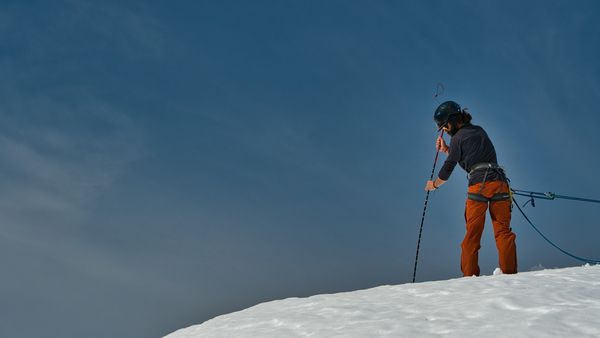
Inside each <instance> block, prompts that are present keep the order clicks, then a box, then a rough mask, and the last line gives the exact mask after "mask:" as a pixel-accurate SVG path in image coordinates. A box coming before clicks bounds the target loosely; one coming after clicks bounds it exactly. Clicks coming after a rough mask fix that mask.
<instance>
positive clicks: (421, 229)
mask: <svg viewBox="0 0 600 338" xmlns="http://www.w3.org/2000/svg"><path fill="white" fill-rule="evenodd" d="M442 136H444V130H442V132H441V133H440V137H442ZM439 155H440V149H436V152H435V159H434V160H433V168H432V169H431V176H429V180H430V181H433V175H435V166H436V164H437V161H438V157H439ZM429 193H430V191H429V190H428V191H427V194H426V195H425V206H424V207H423V216H422V217H421V227H420V228H419V240H418V241H417V254H416V256H415V268H414V270H413V277H412V282H413V283H414V282H415V278H416V277H417V262H418V261H419V247H420V246H421V234H422V233H423V223H424V222H425V212H426V211H427V202H428V201H429Z"/></svg>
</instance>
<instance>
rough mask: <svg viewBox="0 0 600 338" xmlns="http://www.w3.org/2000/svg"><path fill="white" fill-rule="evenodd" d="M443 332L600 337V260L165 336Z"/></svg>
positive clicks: (393, 289)
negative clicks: (592, 263) (598, 262)
mask: <svg viewBox="0 0 600 338" xmlns="http://www.w3.org/2000/svg"><path fill="white" fill-rule="evenodd" d="M438 336H444V337H600V265H595V266H589V265H585V266H582V267H575V268H566V269H554V270H540V271H531V272H524V273H519V274H516V275H503V274H499V275H495V276H483V277H467V278H459V279H452V280H447V281H436V282H425V283H416V284H403V285H396V286H380V287H376V288H372V289H367V290H360V291H354V292H345V293H338V294H331V295H318V296H312V297H309V298H289V299H285V300H277V301H272V302H267V303H263V304H259V305H256V306H253V307H251V308H248V309H246V310H243V311H239V312H235V313H231V314H227V315H223V316H219V317H216V318H214V319H211V320H209V321H207V322H205V323H203V324H201V325H196V326H191V327H189V328H186V329H182V330H179V331H176V332H174V333H171V334H170V335H168V336H166V338H201V337H202V338H204V337H228V338H229V337H252V338H258V337H260V338H267V337H438Z"/></svg>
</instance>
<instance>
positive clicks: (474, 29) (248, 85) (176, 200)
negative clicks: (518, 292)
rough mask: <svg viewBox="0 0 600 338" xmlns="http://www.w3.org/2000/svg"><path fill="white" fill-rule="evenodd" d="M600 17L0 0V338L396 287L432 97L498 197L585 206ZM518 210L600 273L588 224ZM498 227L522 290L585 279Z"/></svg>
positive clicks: (437, 221)
mask: <svg viewBox="0 0 600 338" xmlns="http://www.w3.org/2000/svg"><path fill="white" fill-rule="evenodd" d="M599 7H600V6H599V5H597V4H596V3H595V2H593V1H577V2H575V3H574V2H568V1H555V2H553V3H552V4H549V3H547V2H545V1H530V2H527V3H523V2H517V1H509V2H502V3H495V2H491V1H481V2H477V3H473V2H468V1H453V2H447V1H428V2H403V3H398V2H393V1H376V2H360V1H327V2H324V1H308V2H306V1H303V2H297V1H259V2H243V1H213V2H209V1H203V2H193V1H181V2H169V3H166V2H103V3H102V4H99V3H96V2H92V1H57V2H52V3H49V2H41V1H33V2H28V3H23V2H17V1H3V2H2V3H1V4H0V31H1V34H0V43H1V46H2V49H1V50H2V52H1V53H0V71H1V74H2V81H1V82H0V118H1V121H2V123H0V161H1V166H0V175H1V177H2V180H1V182H2V189H0V224H2V226H1V227H0V265H1V266H2V271H3V274H2V275H3V278H2V280H1V281H0V297H1V299H2V300H3V301H2V302H0V313H1V314H2V315H1V316H0V318H1V319H0V335H1V336H13V337H14V336H18V337H38V336H61V337H82V336H85V337H149V336H161V335H164V334H166V333H168V332H171V331H173V330H176V329H178V328H181V327H185V326H188V325H192V324H196V323H200V322H202V321H205V320H207V319H209V318H212V317H214V316H216V315H220V314H223V313H228V312H232V311H236V310H239V309H243V308H246V307H248V306H251V305H254V304H257V303H259V302H262V301H268V300H272V299H278V298H287V297H292V296H309V295H313V294H318V293H331V292H341V291H348V290H355V289H360V288H368V287H373V286H377V285H382V284H399V283H406V282H408V281H410V279H411V277H412V268H413V263H414V253H415V249H416V240H417V235H418V229H419V222H420V218H421V213H422V208H423V201H424V197H425V193H424V191H423V187H424V184H425V181H426V180H427V178H428V177H429V173H430V171H431V165H432V161H433V157H434V154H435V150H434V141H435V137H436V133H435V125H434V124H433V121H432V114H433V111H434V109H435V107H436V106H437V104H438V101H436V100H435V99H434V98H433V94H434V92H435V88H436V84H437V83H440V82H441V83H443V84H444V85H445V92H444V94H443V96H442V97H441V98H440V100H446V99H452V100H455V101H457V102H459V103H461V104H462V105H463V106H465V107H468V108H470V110H471V113H472V115H473V122H474V123H475V124H478V125H481V126H483V127H484V128H485V129H486V130H487V131H488V134H489V135H490V137H491V138H492V140H493V142H494V144H495V146H496V150H497V153H498V159H499V162H500V164H502V165H504V166H505V167H506V169H507V171H508V174H509V176H510V177H511V179H512V182H513V186H514V187H515V188H519V189H525V190H534V191H554V192H556V193H559V194H564V195H575V196H581V197H589V198H598V197H600V194H599V193H598V191H599V189H598V188H599V184H598V183H597V180H596V179H595V178H594V171H595V170H594V168H596V167H597V166H598V165H599V164H600V163H599V160H598V158H597V156H595V154H596V153H597V149H596V143H597V142H596V141H597V140H596V128H597V126H598V125H600V117H599V115H598V113H597V102H596V101H597V98H598V97H599V94H600V80H599V79H600V66H599V64H598V62H597V60H598V58H599V56H600V55H599V54H600V49H599V48H598V46H597V44H596V43H595V39H596V37H597V36H599V35H600V24H599V23H598V22H597V20H596V14H595V13H597V11H598V10H599V9H600V8H599ZM438 168H439V167H438ZM466 183H467V181H466V177H465V174H464V172H462V171H461V170H460V169H458V168H457V170H456V171H455V172H454V174H453V175H452V177H451V179H450V181H449V182H448V183H447V184H446V185H444V187H443V188H442V189H440V190H439V191H437V192H435V193H433V194H432V195H431V199H430V204H429V209H428V213H427V218H426V223H425V228H424V232H423V240H422V243H421V252H420V260H419V271H418V275H417V279H418V280H419V281H425V280H436V279H447V278H454V277H459V276H460V265H459V264H460V263H459V255H460V242H461V240H462V236H463V235H464V223H463V209H464V196H465V191H466ZM522 202H524V200H523V201H522ZM526 211H527V212H528V213H529V215H530V216H531V218H532V219H533V220H534V221H535V222H536V223H538V225H539V226H540V228H541V229H542V231H544V232H545V233H546V234H547V235H548V236H549V237H550V238H551V239H553V240H555V241H556V242H557V243H558V244H559V245H561V246H563V247H565V248H566V249H567V250H571V251H573V252H574V253H576V254H578V255H581V256H584V257H586V256H587V257H591V258H598V257H599V256H600V252H599V251H598V249H597V243H596V241H595V239H596V238H598V235H599V231H600V230H598V227H597V226H596V223H597V213H598V209H597V207H596V206H595V205H588V204H580V203H575V202H568V201H552V202H539V203H538V204H537V207H536V208H535V209H533V208H531V207H528V208H526ZM489 225H490V224H489V223H488V226H486V232H485V233H484V240H483V242H482V246H483V248H482V250H481V253H480V264H481V268H482V273H484V274H490V273H491V272H492V271H493V269H494V268H495V267H496V266H497V264H496V260H497V258H496V249H495V245H494V243H493V239H492V237H493V236H492V233H491V229H490V228H491V227H490V226H489ZM513 229H514V231H515V232H516V234H517V249H518V255H519V266H520V270H521V271H526V270H528V269H529V268H531V267H533V266H536V265H538V264H541V265H543V266H545V267H548V268H551V267H563V266H573V265H577V264H579V263H578V262H576V261H573V260H572V259H570V258H568V257H565V256H564V255H562V254H561V253H560V252H557V251H556V250H555V249H553V248H552V247H550V246H549V245H548V244H547V243H545V242H543V240H541V239H540V238H539V237H538V235H537V234H535V233H534V232H533V230H532V229H530V228H529V227H528V225H527V224H526V223H525V222H524V220H523V219H522V218H521V217H520V215H519V214H517V213H514V214H513Z"/></svg>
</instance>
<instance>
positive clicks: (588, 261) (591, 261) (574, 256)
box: [513, 190, 600, 264]
mask: <svg viewBox="0 0 600 338" xmlns="http://www.w3.org/2000/svg"><path fill="white" fill-rule="evenodd" d="M514 191H519V190H513V192H514ZM513 194H517V193H516V192H514V193H513ZM517 195H519V194H517ZM526 196H529V195H526ZM536 198H537V197H536ZM513 200H514V201H515V205H516V206H517V209H519V211H520V212H521V215H523V217H525V220H527V222H528V223H529V225H531V227H532V228H533V229H534V230H535V231H536V232H537V233H538V234H539V235H540V236H542V238H543V239H545V240H546V242H548V243H550V244H551V245H552V246H553V247H555V248H556V249H558V250H559V251H560V252H562V253H564V254H565V255H567V256H569V257H571V258H574V259H576V260H578V261H581V262H584V263H590V264H600V260H595V259H588V258H583V257H579V256H576V255H574V254H572V253H570V252H567V251H566V250H563V249H562V248H560V247H559V246H558V245H556V244H554V242H552V241H551V240H549V239H548V237H546V236H544V234H543V233H542V232H541V231H540V230H538V228H537V227H536V226H535V225H533V223H532V222H531V220H530V219H529V217H527V215H525V213H524V212H523V210H522V209H521V207H520V206H519V203H517V201H516V200H515V198H514V197H513Z"/></svg>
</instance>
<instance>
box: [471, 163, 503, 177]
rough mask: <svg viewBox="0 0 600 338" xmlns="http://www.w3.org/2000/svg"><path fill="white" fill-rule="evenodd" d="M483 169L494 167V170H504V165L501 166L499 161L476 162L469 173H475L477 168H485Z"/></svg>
mask: <svg viewBox="0 0 600 338" xmlns="http://www.w3.org/2000/svg"><path fill="white" fill-rule="evenodd" d="M483 169H486V170H490V169H492V170H502V171H504V170H503V169H502V167H500V166H499V165H498V164H497V163H491V162H482V163H476V164H474V165H473V166H472V167H471V170H469V175H470V174H471V173H473V172H474V171H476V170H483Z"/></svg>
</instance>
